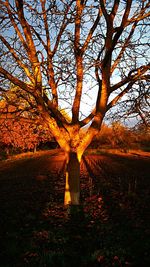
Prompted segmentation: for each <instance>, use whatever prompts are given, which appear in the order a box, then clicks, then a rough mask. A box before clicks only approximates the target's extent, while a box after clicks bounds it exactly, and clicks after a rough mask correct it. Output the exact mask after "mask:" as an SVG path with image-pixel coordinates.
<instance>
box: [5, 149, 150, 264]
mask: <svg viewBox="0 0 150 267" xmlns="http://www.w3.org/2000/svg"><path fill="white" fill-rule="evenodd" d="M63 161H64V155H63V154H62V152H60V153H59V150H57V151H56V150H55V151H51V152H48V151H46V152H45V153H44V152H42V153H40V152H38V153H37V154H34V155H23V156H20V157H19V158H11V159H10V160H6V161H1V162H0V207H1V208H0V209H1V210H0V213H1V217H0V239H1V240H0V243H1V250H0V257H1V259H0V263H1V266H2V267H28V266H31V267H34V266H36V267H49V266H52V267H53V266H55V267H56V266H57V267H70V266H71V267H73V266H80V267H94V266H102V267H109V266H134V267H138V266H140V267H141V266H143V267H148V266H150V262H149V251H150V242H149V240H150V238H149V234H150V228H149V219H150V217H149V208H150V197H149V173H150V164H149V163H150V158H149V157H148V155H145V154H140V155H139V152H137V151H134V152H133V151H132V152H130V153H129V154H123V153H120V152H119V153H118V152H117V151H116V152H115V153H112V151H109V153H108V152H107V153H106V151H103V152H102V153H101V152H100V154H99V152H98V153H95V151H90V152H89V153H88V154H87V155H85V156H84V158H83V161H82V163H81V200H82V206H83V210H84V214H83V213H81V215H80V216H78V217H77V216H76V217H72V216H69V215H67V212H66V209H65V208H64V207H63V194H64V173H63V167H64V165H63Z"/></svg>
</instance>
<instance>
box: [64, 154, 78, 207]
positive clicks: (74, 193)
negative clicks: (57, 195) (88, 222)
mask: <svg viewBox="0 0 150 267" xmlns="http://www.w3.org/2000/svg"><path fill="white" fill-rule="evenodd" d="M80 161H81V159H80V158H79V155H78V154H77V153H76V152H69V153H68V154H67V160H66V185H65V196H64V205H80Z"/></svg>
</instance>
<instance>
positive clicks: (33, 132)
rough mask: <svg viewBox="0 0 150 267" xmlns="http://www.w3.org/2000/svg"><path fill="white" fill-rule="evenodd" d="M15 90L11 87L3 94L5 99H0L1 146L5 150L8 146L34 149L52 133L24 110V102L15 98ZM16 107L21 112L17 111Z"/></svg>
mask: <svg viewBox="0 0 150 267" xmlns="http://www.w3.org/2000/svg"><path fill="white" fill-rule="evenodd" d="M15 92H16V88H15V89H14V88H13V89H11V90H10V91H8V93H6V94H5V99H2V100H0V111H1V112H0V143H1V146H5V148H6V150H7V151H8V150H9V149H8V148H9V147H10V148H14V149H20V150H21V151H27V150H31V149H32V150H34V151H35V150H36V147H37V146H38V145H39V144H40V143H41V142H46V141H49V140H51V139H52V134H51V132H50V130H49V128H46V127H43V125H42V121H40V118H39V117H38V118H37V117H36V116H35V114H31V113H29V112H28V111H27V110H26V111H24V105H25V103H24V101H21V98H20V99H17V98H16V94H15ZM18 101H19V106H18ZM10 103H11V104H10ZM16 103H17V107H16ZM18 107H19V109H21V112H17V110H18ZM22 107H23V108H22Z"/></svg>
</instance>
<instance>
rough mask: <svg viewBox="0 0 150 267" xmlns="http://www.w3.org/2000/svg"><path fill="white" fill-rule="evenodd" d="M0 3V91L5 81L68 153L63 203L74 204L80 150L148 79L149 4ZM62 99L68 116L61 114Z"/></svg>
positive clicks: (132, 0) (86, 0) (5, 86)
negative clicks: (87, 102) (87, 100)
mask: <svg viewBox="0 0 150 267" xmlns="http://www.w3.org/2000/svg"><path fill="white" fill-rule="evenodd" d="M0 8H1V17H0V22H1V23H0V30H1V35H0V41H1V43H0V47H1V52H0V56H1V66H0V77H1V82H2V86H1V92H3V93H5V92H6V91H7V90H9V88H10V87H9V86H10V83H9V82H11V83H12V84H14V85H16V86H18V87H19V88H20V89H19V91H18V92H16V94H18V97H19V98H20V97H23V98H24V99H25V101H26V102H27V103H28V105H25V107H24V109H25V110H27V109H28V111H29V109H30V111H31V110H32V111H33V113H36V115H39V116H40V117H41V118H42V120H43V125H44V124H45V125H47V127H49V128H50V130H51V132H52V134H53V136H54V137H55V139H56V140H57V142H58V143H59V145H60V147H61V148H62V149H63V150H64V151H65V152H66V190H65V198H64V203H65V204H69V203H71V204H74V205H78V204H79V203H80V178H79V177H80V162H81V158H82V155H83V153H84V151H85V149H86V148H87V147H88V146H89V144H90V143H91V141H92V139H93V138H94V136H95V135H96V134H97V133H98V131H99V130H100V127H101V124H102V121H103V119H104V117H105V115H106V113H107V112H108V111H109V110H110V109H111V108H112V107H113V106H115V105H116V104H117V103H119V101H120V100H121V98H122V97H123V96H125V95H126V96H127V95H128V97H126V103H127V101H130V100H133V101H134V103H135V100H136V99H137V98H138V90H139V82H140V81H143V82H145V81H149V78H150V75H149V69H150V64H149V60H148V58H149V55H150V53H149V43H148V32H149V17H150V11H149V9H150V3H149V1H148V0H141V1H139V0H126V1H124V0H120V1H119V0H113V1H110V0H105V1H104V0H94V1H92V0H83V1H81V0H76V1H74V0H58V1H47V0H34V1H33V0H24V1H23V0H0ZM92 88H95V93H96V95H97V97H96V103H95V106H93V107H92V108H91V112H90V114H89V115H88V116H86V117H83V115H85V114H81V106H82V100H84V93H85V94H86V95H89V96H90V94H91V92H93V91H92ZM144 90H145V89H144V87H143V88H142V92H143V91H144ZM133 96H134V97H133ZM31 99H32V100H31ZM124 99H125V98H124ZM64 104H65V108H66V110H68V108H70V114H71V115H70V117H71V120H70V121H68V120H67V119H66V117H65V116H64V114H62V113H61V112H60V106H61V105H62V106H61V109H62V108H63V107H64ZM124 106H125V105H124ZM21 110H22V108H21V109H20V108H19V107H18V112H21ZM125 110H126V109H125ZM120 112H121V111H120ZM81 115H82V116H81ZM85 125H87V131H86V133H85V134H84V136H83V134H81V129H82V127H83V126H85ZM82 133H83V132H82Z"/></svg>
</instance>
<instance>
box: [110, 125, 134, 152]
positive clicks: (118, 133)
mask: <svg viewBox="0 0 150 267" xmlns="http://www.w3.org/2000/svg"><path fill="white" fill-rule="evenodd" d="M133 141H134V138H133V134H132V131H130V130H129V129H128V128H127V127H125V126H124V125H122V124H121V123H120V122H119V121H116V122H113V123H112V138H111V140H110V143H111V145H112V147H116V148H120V149H122V150H123V151H124V152H126V151H127V150H128V149H129V148H131V146H132V143H133Z"/></svg>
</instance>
